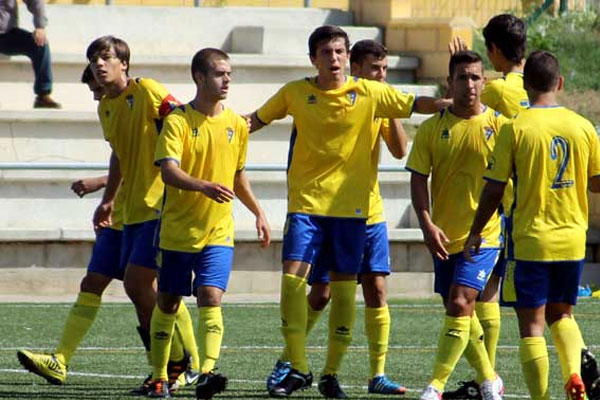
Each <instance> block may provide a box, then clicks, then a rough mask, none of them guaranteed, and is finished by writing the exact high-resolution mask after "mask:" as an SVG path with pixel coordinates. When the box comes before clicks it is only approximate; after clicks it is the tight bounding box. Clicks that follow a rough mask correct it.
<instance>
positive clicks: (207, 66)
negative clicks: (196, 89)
mask: <svg viewBox="0 0 600 400" xmlns="http://www.w3.org/2000/svg"><path fill="white" fill-rule="evenodd" d="M213 59H218V60H226V61H229V56H228V55H227V53H225V52H224V51H222V50H219V49H215V48H213V47H206V48H204V49H202V50H200V51H199V52H197V53H196V54H194V58H192V79H193V80H194V82H196V78H194V75H195V74H196V72H198V73H200V74H202V75H206V74H208V72H209V71H210V70H211V69H212V68H213V66H212V64H211V62H212V60H213Z"/></svg>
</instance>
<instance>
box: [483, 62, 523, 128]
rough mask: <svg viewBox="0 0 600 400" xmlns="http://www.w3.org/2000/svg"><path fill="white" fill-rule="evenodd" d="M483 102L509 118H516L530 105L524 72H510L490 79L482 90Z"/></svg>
mask: <svg viewBox="0 0 600 400" xmlns="http://www.w3.org/2000/svg"><path fill="white" fill-rule="evenodd" d="M481 102H482V103H483V104H485V105H487V106H488V107H491V108H492V109H494V110H496V111H499V112H500V113H502V115H504V116H505V117H507V118H514V117H515V116H516V115H518V114H519V113H520V112H522V111H523V110H525V109H527V107H529V99H528V98H527V92H526V91H525V89H524V87H523V74H522V73H519V72H509V73H508V74H506V76H504V77H502V78H499V79H493V80H490V81H488V82H487V83H486V84H485V86H484V88H483V91H482V92H481Z"/></svg>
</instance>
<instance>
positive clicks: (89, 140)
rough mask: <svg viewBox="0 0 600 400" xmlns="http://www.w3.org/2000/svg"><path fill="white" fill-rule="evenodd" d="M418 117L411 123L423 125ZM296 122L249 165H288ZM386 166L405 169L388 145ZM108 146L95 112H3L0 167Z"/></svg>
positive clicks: (265, 132)
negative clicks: (416, 122)
mask: <svg viewBox="0 0 600 400" xmlns="http://www.w3.org/2000/svg"><path fill="white" fill-rule="evenodd" d="M422 118H423V116H421V115H415V116H413V118H411V120H409V121H408V122H409V123H410V122H412V121H419V120H420V119H422ZM291 131H292V120H291V119H290V118H288V119H285V120H282V121H275V122H274V123H273V124H271V125H269V126H267V127H265V128H263V129H261V130H260V131H258V132H255V133H253V134H252V135H251V136H250V144H249V147H248V156H247V160H248V163H279V164H285V163H286V162H287V154H288V149H289V140H290V133H291ZM382 147H383V148H382V151H381V163H382V164H394V165H398V164H400V165H403V163H404V161H398V160H395V159H393V158H392V157H391V155H390V154H389V152H388V151H387V149H385V146H384V145H382ZM109 155H110V148H109V146H108V143H106V141H105V140H104V138H103V135H102V129H101V127H100V123H99V122H98V118H97V115H96V113H95V112H91V111H90V112H85V111H65V110H50V111H43V110H33V111H3V110H0V161H2V162H16V161H20V162H88V163H102V162H107V160H108V157H109Z"/></svg>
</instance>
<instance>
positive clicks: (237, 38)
mask: <svg viewBox="0 0 600 400" xmlns="http://www.w3.org/2000/svg"><path fill="white" fill-rule="evenodd" d="M341 28H342V29H344V30H345V31H346V32H347V33H348V37H349V39H350V43H356V42H358V41H359V40H365V39H370V40H375V41H376V42H379V43H382V42H383V29H382V28H377V27H357V26H342V27H341ZM313 30H314V28H313V27H304V26H298V25H292V26H285V27H283V26H281V27H275V26H236V27H235V28H233V31H232V32H231V51H232V52H233V53H255V54H308V38H309V36H310V34H311V33H312V31H313ZM302 39H304V40H302Z"/></svg>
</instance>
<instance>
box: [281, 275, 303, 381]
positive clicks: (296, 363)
mask: <svg viewBox="0 0 600 400" xmlns="http://www.w3.org/2000/svg"><path fill="white" fill-rule="evenodd" d="M307 303H308V301H307V300H306V278H302V277H300V276H296V275H292V274H283V275H282V277H281V300H280V302H279V307H280V311H281V333H282V334H283V338H284V340H285V347H286V349H287V353H288V358H289V360H290V363H291V364H292V368H294V369H296V370H298V371H300V372H301V373H303V374H307V373H308V359H307V358H306V326H307V321H308V316H307V314H308V313H307V308H308V304H307Z"/></svg>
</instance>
